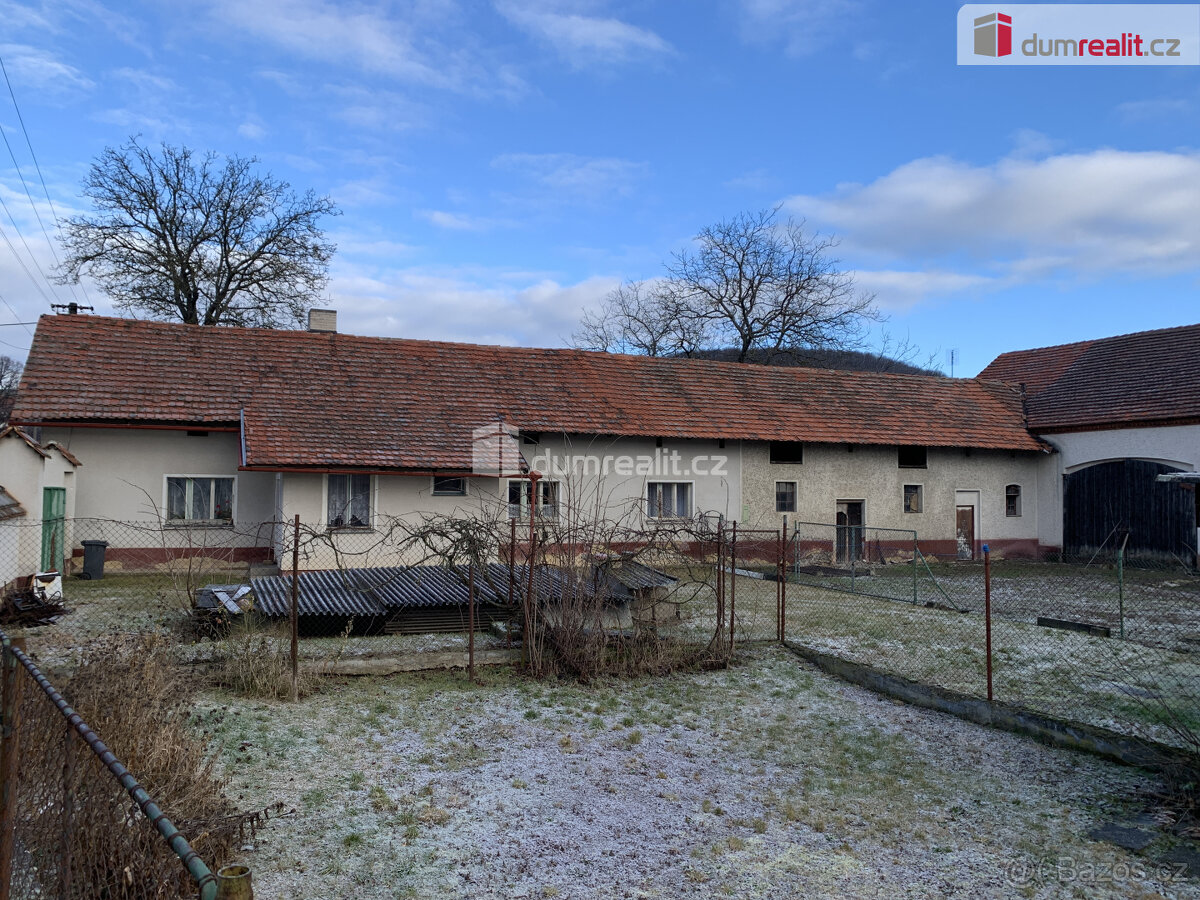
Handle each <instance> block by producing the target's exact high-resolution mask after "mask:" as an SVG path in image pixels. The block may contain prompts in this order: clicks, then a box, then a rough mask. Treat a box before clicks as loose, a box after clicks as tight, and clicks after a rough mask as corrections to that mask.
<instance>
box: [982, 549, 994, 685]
mask: <svg viewBox="0 0 1200 900" xmlns="http://www.w3.org/2000/svg"><path fill="white" fill-rule="evenodd" d="M983 620H984V622H985V623H986V624H985V626H984V630H985V632H986V634H987V638H986V640H987V650H986V652H987V691H988V700H989V701H990V700H991V699H992V554H991V553H990V552H988V545H987V544H984V545H983Z"/></svg>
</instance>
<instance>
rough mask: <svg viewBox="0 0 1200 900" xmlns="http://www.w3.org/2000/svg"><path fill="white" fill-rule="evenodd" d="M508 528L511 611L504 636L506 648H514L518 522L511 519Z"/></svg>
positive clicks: (509, 600) (509, 607)
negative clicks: (513, 611)
mask: <svg viewBox="0 0 1200 900" xmlns="http://www.w3.org/2000/svg"><path fill="white" fill-rule="evenodd" d="M508 528H509V532H510V536H509V539H508V609H509V614H508V628H506V629H505V635H504V646H505V647H506V648H511V647H512V631H513V620H512V608H513V594H514V589H515V587H516V580H517V520H516V519H514V518H512V517H511V516H510V517H509V520H508Z"/></svg>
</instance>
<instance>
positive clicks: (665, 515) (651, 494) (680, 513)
mask: <svg viewBox="0 0 1200 900" xmlns="http://www.w3.org/2000/svg"><path fill="white" fill-rule="evenodd" d="M646 515H647V516H649V517H650V518H651V519H687V518H690V517H691V515H692V486H691V485H690V484H687V483H686V482H672V481H652V482H650V483H649V484H648V485H647V492H646Z"/></svg>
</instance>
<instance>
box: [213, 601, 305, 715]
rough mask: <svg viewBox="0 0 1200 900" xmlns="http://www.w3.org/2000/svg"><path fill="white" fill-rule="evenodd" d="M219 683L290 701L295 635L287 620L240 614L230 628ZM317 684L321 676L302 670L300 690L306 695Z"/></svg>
mask: <svg viewBox="0 0 1200 900" xmlns="http://www.w3.org/2000/svg"><path fill="white" fill-rule="evenodd" d="M216 679H217V683H218V684H220V685H221V686H222V687H224V688H228V689H229V690H231V691H233V692H234V693H235V694H238V695H240V696H243V697H257V698H259V699H263V700H288V699H290V698H291V696H292V662H291V637H290V635H289V633H288V629H287V626H286V624H284V623H267V622H262V621H259V620H256V619H255V617H254V616H251V615H243V616H239V617H238V618H237V620H236V621H234V623H233V624H232V625H230V627H229V633H228V634H227V635H226V637H225V640H224V653H223V655H222V656H221V658H220V663H219V666H218V668H217V672H216ZM316 687H317V676H316V675H313V674H312V673H311V672H306V671H304V670H301V671H300V673H299V679H298V685H297V688H298V690H297V693H298V695H299V696H301V697H304V696H307V695H308V694H311V693H312V692H313V691H314V690H315V689H316Z"/></svg>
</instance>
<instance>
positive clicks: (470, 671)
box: [467, 562, 475, 683]
mask: <svg viewBox="0 0 1200 900" xmlns="http://www.w3.org/2000/svg"><path fill="white" fill-rule="evenodd" d="M467 680H468V681H470V682H471V683H474V682H475V563H474V562H469V563H467Z"/></svg>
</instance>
